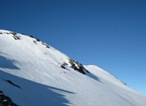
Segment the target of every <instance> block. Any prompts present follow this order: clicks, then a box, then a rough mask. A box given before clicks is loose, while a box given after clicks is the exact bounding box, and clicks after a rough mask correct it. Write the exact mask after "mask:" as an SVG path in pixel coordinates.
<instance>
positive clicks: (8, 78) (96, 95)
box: [0, 30, 146, 106]
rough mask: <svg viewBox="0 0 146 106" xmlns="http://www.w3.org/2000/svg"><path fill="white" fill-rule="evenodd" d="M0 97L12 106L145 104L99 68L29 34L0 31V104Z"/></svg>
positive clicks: (1, 101)
mask: <svg viewBox="0 0 146 106" xmlns="http://www.w3.org/2000/svg"><path fill="white" fill-rule="evenodd" d="M1 95H5V96H1ZM2 97H3V98H2ZM6 97H7V98H6ZM4 100H5V101H7V102H4V103H7V104H11V105H12V106H13V105H19V106H145V105H146V97H145V96H143V95H141V94H139V93H137V92H135V91H133V90H132V89H130V88H129V87H127V86H126V85H125V84H124V83H122V82H121V81H119V80H118V79H117V78H115V77H114V76H112V75H111V74H109V73H108V72H106V71H104V70H103V69H101V68H99V67H97V66H94V65H86V66H83V65H82V64H80V63H78V62H76V61H74V60H73V59H71V58H69V57H68V56H66V55H65V54H63V53H61V52H59V51H58V50H56V49H55V48H53V47H51V46H50V45H47V44H46V43H44V42H42V41H40V40H39V39H37V38H34V37H32V36H26V35H23V34H18V33H14V32H11V31H6V30H0V105H1V104H2V103H3V101H4Z"/></svg>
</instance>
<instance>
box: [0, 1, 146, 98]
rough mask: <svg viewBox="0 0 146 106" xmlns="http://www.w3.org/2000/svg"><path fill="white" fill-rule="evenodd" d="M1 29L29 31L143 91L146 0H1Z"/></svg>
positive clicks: (145, 47) (27, 32) (70, 54)
mask: <svg viewBox="0 0 146 106" xmlns="http://www.w3.org/2000/svg"><path fill="white" fill-rule="evenodd" d="M0 29H5V30H11V31H15V32H20V33H26V34H30V35H33V36H35V37H37V38H39V39H41V40H42V41H44V42H46V43H48V44H50V45H51V46H53V47H55V48H56V49H58V50H60V51H61V52H63V53H65V54H67V55H68V56H70V57H71V58H73V59H75V60H77V61H79V62H81V63H82V64H95V65H97V66H99V67H101V68H103V69H105V70H107V71H108V72H110V73H112V74H113V75H115V76H117V77H118V78H119V79H121V80H122V81H123V82H125V83H127V85H128V86H130V87H131V88H133V89H135V90H137V91H139V92H141V93H143V94H145V95H146V0H0Z"/></svg>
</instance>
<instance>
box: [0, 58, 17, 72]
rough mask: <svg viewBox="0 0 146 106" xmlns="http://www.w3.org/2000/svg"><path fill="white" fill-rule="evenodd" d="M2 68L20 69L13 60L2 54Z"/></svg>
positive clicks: (0, 60)
mask: <svg viewBox="0 0 146 106" xmlns="http://www.w3.org/2000/svg"><path fill="white" fill-rule="evenodd" d="M0 68H8V69H19V68H18V67H16V66H15V65H14V64H13V61H12V60H9V59H7V58H5V57H3V56H0Z"/></svg>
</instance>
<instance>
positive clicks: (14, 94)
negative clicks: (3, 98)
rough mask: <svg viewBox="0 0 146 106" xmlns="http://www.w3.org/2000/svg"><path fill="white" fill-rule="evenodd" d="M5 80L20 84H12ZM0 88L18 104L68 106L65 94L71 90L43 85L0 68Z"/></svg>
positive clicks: (28, 105) (21, 105)
mask: <svg viewBox="0 0 146 106" xmlns="http://www.w3.org/2000/svg"><path fill="white" fill-rule="evenodd" d="M6 80H9V81H11V82H12V83H14V84H16V85H18V86H20V88H18V87H16V86H14V85H13V84H11V83H8V82H6ZM0 90H1V91H3V92H4V93H6V95H7V96H8V97H10V98H11V99H12V101H13V102H14V103H16V104H17V105H20V106H23V105H24V106H69V105H70V104H71V102H70V101H69V100H67V98H65V95H66V94H67V95H69V94H74V93H73V92H70V91H67V90H63V89H60V88H56V87H52V86H47V85H43V84H40V83H36V82H33V81H30V80H27V79H24V78H20V77H17V76H14V75H11V74H9V73H6V72H3V71H1V70H0Z"/></svg>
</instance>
